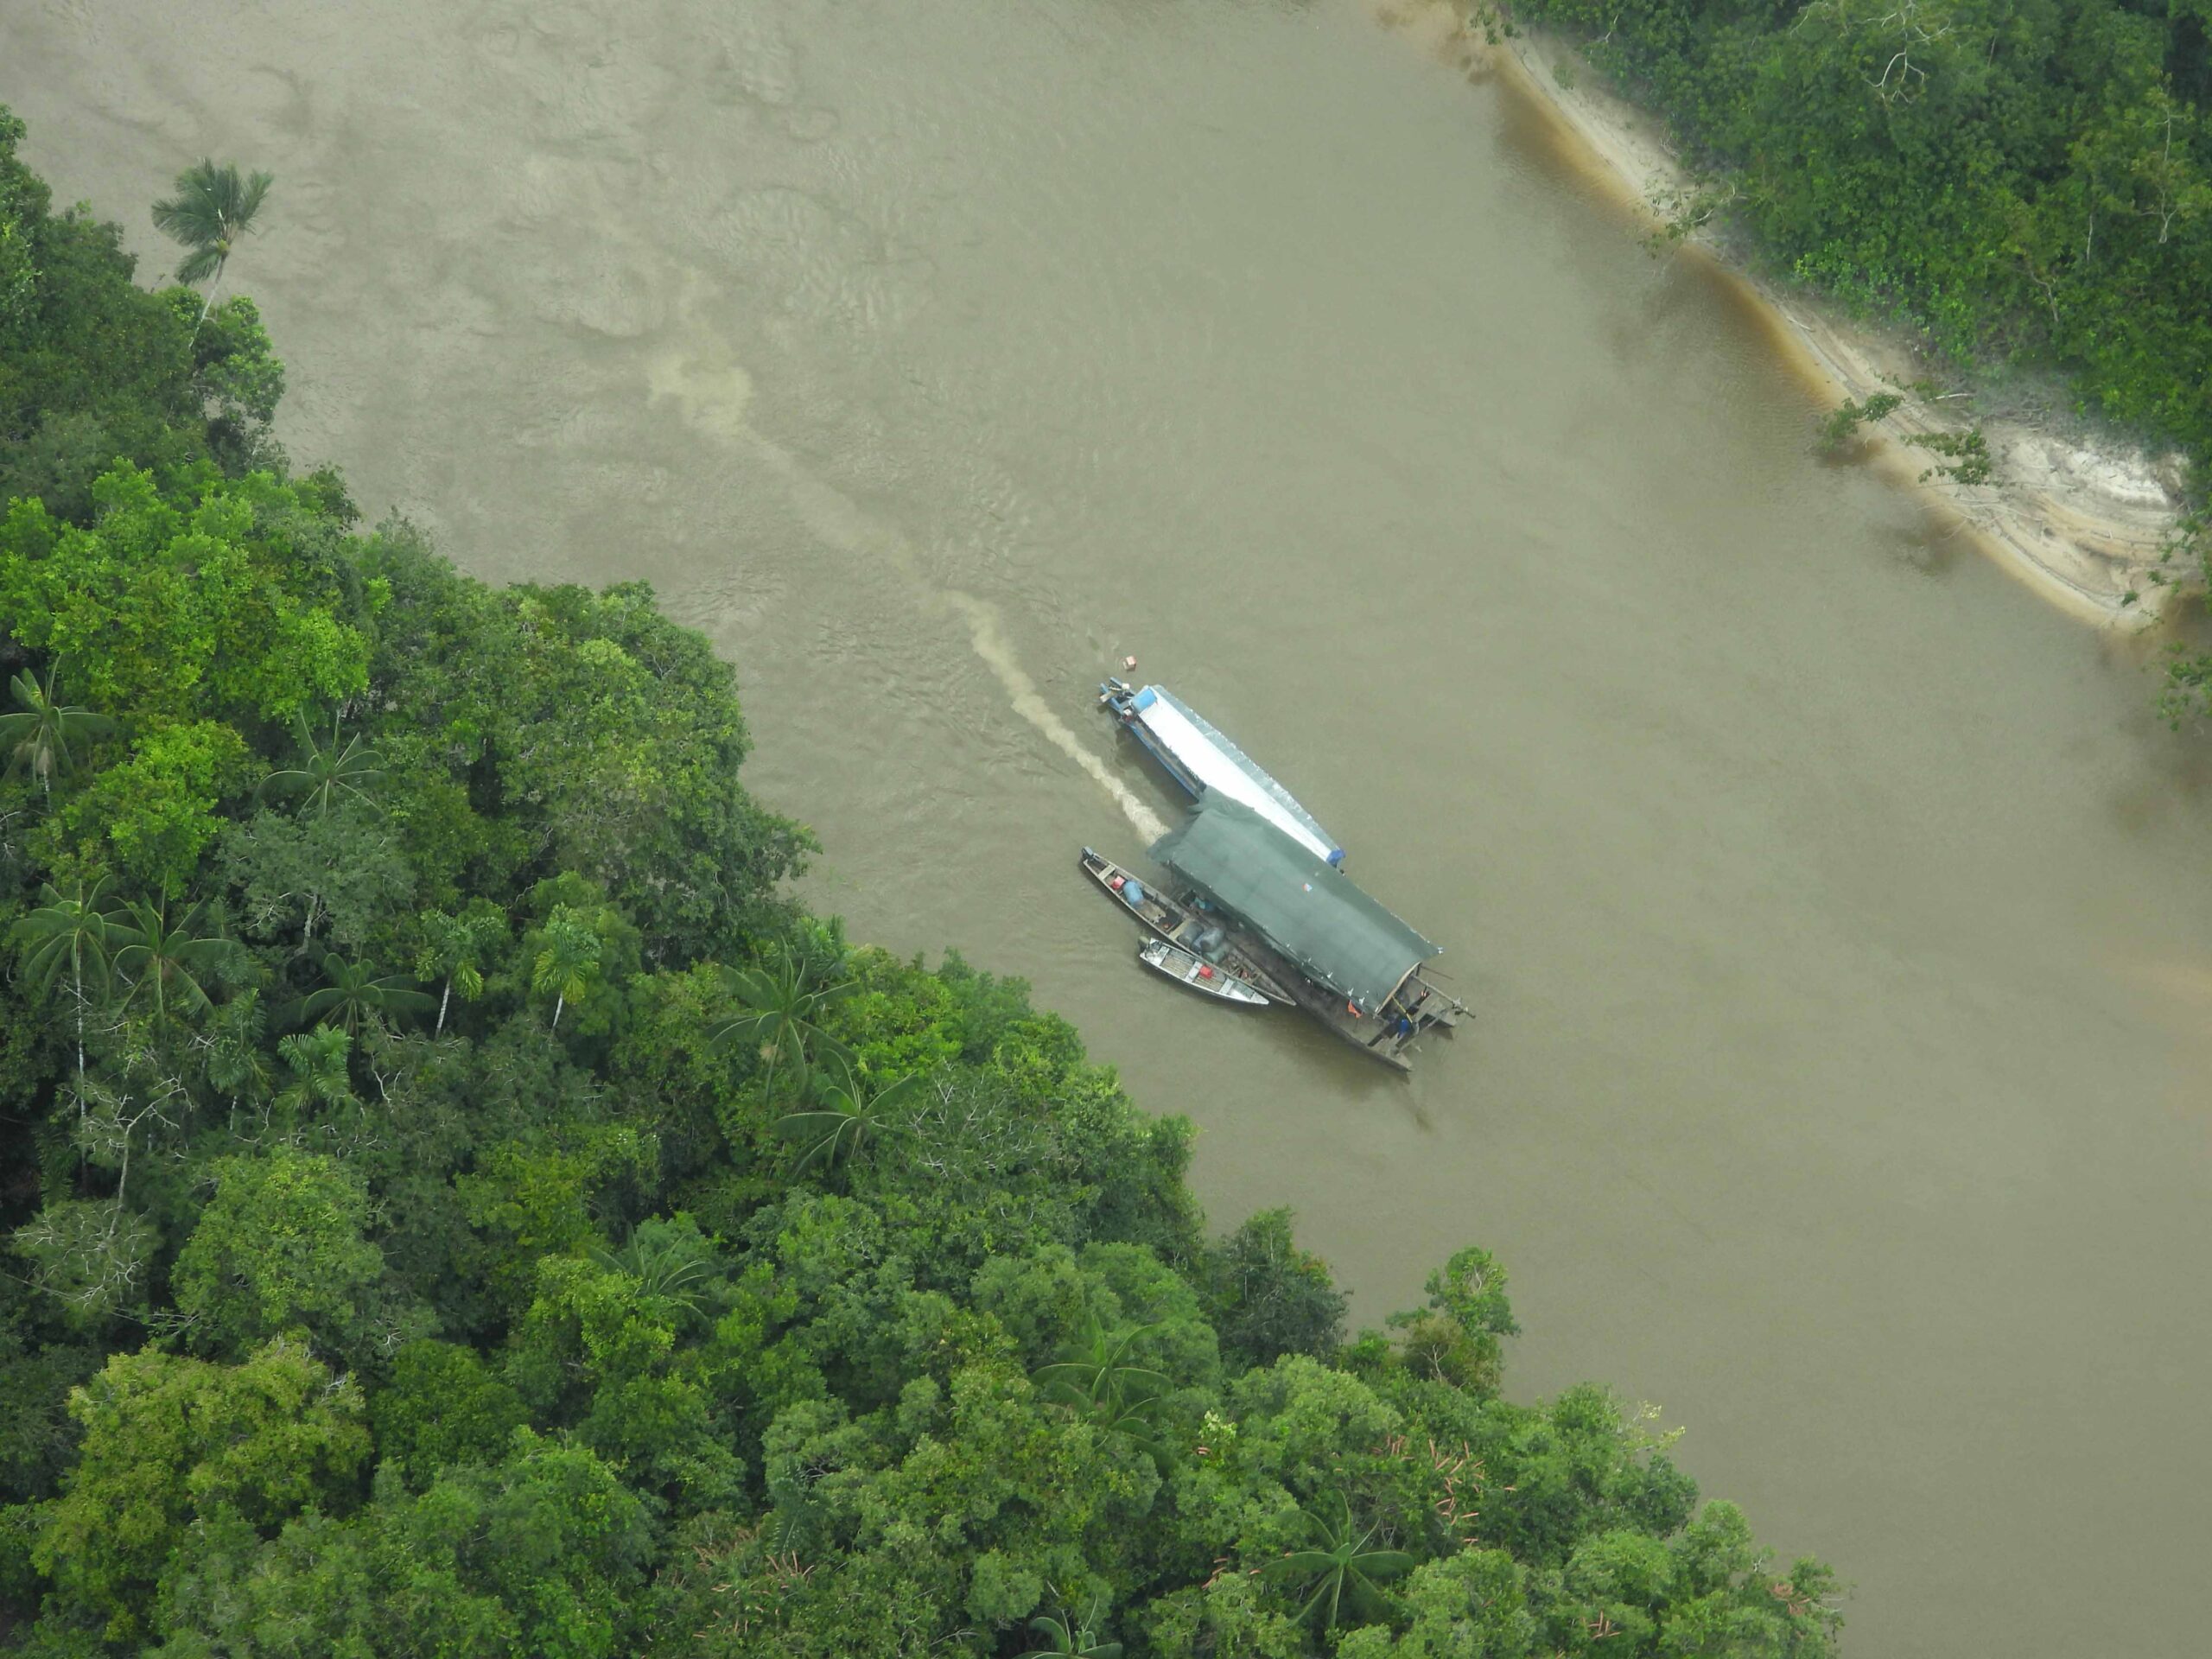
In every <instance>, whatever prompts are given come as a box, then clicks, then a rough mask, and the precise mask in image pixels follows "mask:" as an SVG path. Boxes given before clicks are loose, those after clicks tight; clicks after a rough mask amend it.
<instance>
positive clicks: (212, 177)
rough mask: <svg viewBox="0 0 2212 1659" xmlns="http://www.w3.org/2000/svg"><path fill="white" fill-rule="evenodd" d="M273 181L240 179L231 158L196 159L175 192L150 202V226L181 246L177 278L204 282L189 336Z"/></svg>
mask: <svg viewBox="0 0 2212 1659" xmlns="http://www.w3.org/2000/svg"><path fill="white" fill-rule="evenodd" d="M275 182H276V179H275V178H274V177H273V176H272V175H270V174H267V173H254V174H250V175H246V176H245V177H244V178H241V177H239V176H238V164H237V163H236V162H224V163H223V165H222V166H220V167H218V166H216V165H215V163H214V162H213V161H202V162H199V163H197V164H196V165H194V166H192V167H188V168H186V169H185V170H184V171H183V172H181V173H180V174H178V175H177V180H176V194H175V195H174V196H172V197H170V198H169V199H168V200H167V201H157V202H156V203H155V204H154V228H155V229H156V230H157V231H159V232H161V233H162V235H163V236H166V237H168V238H170V239H171V240H172V241H176V242H181V243H182V244H184V245H185V248H186V250H187V251H186V253H185V256H184V261H183V263H182V264H180V265H178V266H177V268H176V279H177V281H179V282H180V283H188V284H189V283H197V282H200V281H203V280H204V281H206V282H207V302H206V303H205V304H203V305H202V306H201V307H200V321H199V322H195V323H194V324H193V325H192V332H193V334H194V337H195V338H196V337H197V336H198V334H199V333H200V323H202V322H205V321H207V313H208V312H209V311H211V310H213V308H214V305H215V289H217V288H218V287H219V285H220V284H221V283H222V280H223V267H224V266H226V265H227V264H230V262H231V254H232V251H233V250H234V249H235V248H236V247H237V246H238V242H239V240H240V239H241V238H244V237H245V236H246V235H247V234H248V233H250V232H251V231H252V229H253V218H254V215H255V214H256V213H259V212H260V211H261V201H262V198H263V197H264V196H266V195H267V194H269V187H270V185H272V184H274V183H275Z"/></svg>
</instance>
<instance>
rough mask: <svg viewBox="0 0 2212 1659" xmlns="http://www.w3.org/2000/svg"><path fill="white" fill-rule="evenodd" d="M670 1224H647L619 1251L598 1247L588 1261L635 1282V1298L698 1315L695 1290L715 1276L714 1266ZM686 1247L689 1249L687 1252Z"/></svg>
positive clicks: (694, 1236)
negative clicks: (639, 1296)
mask: <svg viewBox="0 0 2212 1659" xmlns="http://www.w3.org/2000/svg"><path fill="white" fill-rule="evenodd" d="M696 1237H697V1235H696V1234H694V1235H693V1236H692V1239H691V1240H687V1239H686V1238H685V1237H684V1236H683V1235H682V1234H681V1233H680V1232H678V1231H677V1228H676V1227H675V1225H674V1224H670V1223H666V1222H663V1223H659V1224H655V1223H653V1222H650V1221H649V1222H647V1223H645V1225H643V1226H642V1227H639V1229H638V1230H636V1231H635V1232H633V1233H632V1234H631V1235H630V1242H629V1243H626V1244H625V1245H624V1246H623V1247H622V1248H621V1249H619V1250H610V1249H607V1247H606V1246H604V1245H601V1246H598V1247H597V1248H595V1249H593V1251H592V1253H591V1259H592V1260H593V1262H595V1263H597V1264H598V1265H599V1266H600V1267H601V1268H605V1269H606V1270H607V1272H609V1273H620V1274H628V1275H629V1276H630V1277H631V1278H632V1279H634V1280H636V1281H638V1294H639V1295H641V1296H651V1297H653V1298H655V1299H657V1300H660V1301H664V1302H666V1303H667V1304H668V1305H669V1306H671V1307H677V1308H681V1309H683V1311H684V1312H686V1313H698V1312H699V1298H698V1294H697V1288H698V1287H699V1285H700V1284H701V1282H702V1281H706V1280H709V1279H712V1278H713V1277H714V1276H715V1262H714V1261H713V1258H712V1257H711V1256H709V1255H704V1254H702V1252H701V1251H700V1249H698V1248H697V1247H696V1244H695V1243H693V1240H696ZM687 1246H688V1247H689V1248H687Z"/></svg>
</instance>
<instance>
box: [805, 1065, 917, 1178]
mask: <svg viewBox="0 0 2212 1659" xmlns="http://www.w3.org/2000/svg"><path fill="white" fill-rule="evenodd" d="M837 1071H838V1074H839V1075H838V1076H837V1077H835V1078H834V1079H833V1078H830V1077H823V1078H822V1079H821V1080H820V1081H819V1083H818V1084H817V1088H816V1090H815V1098H816V1099H817V1100H818V1101H820V1102H821V1104H820V1105H819V1106H817V1107H816V1108H815V1109H813V1110H811V1111H805V1112H786V1113H785V1115H784V1116H781V1117H779V1118H778V1119H777V1120H776V1129H777V1132H778V1133H779V1134H781V1135H789V1136H791V1138H792V1139H793V1140H795V1141H806V1142H807V1147H806V1150H805V1151H804V1152H803V1153H801V1154H799V1160H798V1163H796V1164H794V1165H793V1166H791V1174H792V1175H793V1176H794V1177H797V1176H799V1175H802V1174H804V1173H805V1172H806V1170H807V1168H808V1166H810V1165H811V1164H813V1163H814V1162H815V1160H817V1159H819V1160H821V1162H822V1165H823V1168H825V1169H835V1168H836V1166H837V1165H838V1164H839V1163H840V1162H841V1161H843V1160H848V1159H850V1158H851V1157H853V1156H854V1154H856V1153H858V1152H859V1151H860V1149H861V1147H864V1146H866V1145H867V1144H868V1140H869V1138H870V1137H871V1136H882V1135H895V1134H897V1133H898V1132H899V1130H900V1128H903V1127H904V1126H903V1124H902V1123H901V1122H899V1119H900V1118H901V1117H902V1116H904V1114H905V1110H906V1106H907V1103H909V1102H911V1101H912V1099H913V1098H914V1097H915V1096H917V1095H918V1094H919V1093H921V1091H922V1089H923V1087H924V1084H925V1079H924V1078H923V1077H919V1076H915V1077H900V1078H899V1080H898V1081H897V1082H895V1083H889V1084H885V1085H884V1086H883V1087H882V1088H880V1089H879V1090H876V1091H875V1092H874V1094H873V1095H868V1096H863V1095H862V1092H861V1091H862V1089H863V1087H864V1085H863V1084H861V1082H860V1080H859V1079H858V1078H857V1077H855V1076H854V1075H853V1071H852V1068H851V1067H850V1066H849V1065H844V1064H842V1062H840V1063H839V1065H838V1067H837Z"/></svg>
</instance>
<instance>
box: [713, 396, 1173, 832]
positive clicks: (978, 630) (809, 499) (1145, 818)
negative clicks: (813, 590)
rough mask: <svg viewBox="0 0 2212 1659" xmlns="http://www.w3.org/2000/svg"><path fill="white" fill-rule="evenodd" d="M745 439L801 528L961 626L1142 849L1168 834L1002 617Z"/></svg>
mask: <svg viewBox="0 0 2212 1659" xmlns="http://www.w3.org/2000/svg"><path fill="white" fill-rule="evenodd" d="M746 437H747V442H748V443H749V445H750V447H751V448H753V451H754V452H755V453H756V454H759V456H760V459H761V460H762V461H764V462H766V464H767V465H768V467H770V468H772V470H773V471H774V472H775V473H776V474H777V475H778V476H779V477H780V478H782V479H783V480H784V482H785V485H786V486H788V487H789V489H790V491H791V504H792V505H793V506H795V507H796V508H798V514H799V517H800V518H801V519H802V520H803V521H804V523H805V524H806V527H807V528H808V529H809V530H810V531H812V532H813V533H814V534H815V535H817V536H818V537H821V538H822V539H823V541H825V542H827V543H829V544H830V545H831V546H833V547H835V548H837V549H838V550H840V551H842V552H845V553H849V554H852V555H854V556H857V557H861V558H873V559H877V560H880V561H882V562H885V563H890V564H892V565H894V566H896V567H897V568H898V569H899V571H900V572H901V573H903V574H904V575H906V578H907V579H908V580H909V581H911V582H913V584H914V585H915V586H916V587H918V588H920V589H921V590H922V591H923V592H924V593H925V594H926V595H928V599H929V602H930V606H931V609H933V610H936V611H938V612H939V613H950V614H951V615H954V616H956V617H957V618H958V619H959V620H961V621H962V622H963V623H964V624H966V626H967V629H968V641H969V645H970V646H971V647H972V648H973V649H974V651H975V652H976V656H977V657H978V658H981V659H982V663H983V665H984V666H985V667H986V668H988V669H989V670H990V671H991V673H992V674H993V675H994V676H995V677H996V678H997V680H998V683H1000V685H1001V686H1002V687H1004V688H1005V690H1006V694H1007V700H1008V701H1009V702H1012V703H1013V705H1014V713H1016V714H1018V715H1020V716H1021V717H1022V718H1023V719H1024V720H1026V721H1028V722H1029V723H1030V724H1031V725H1032V726H1034V727H1035V728H1037V729H1038V730H1039V732H1041V733H1043V734H1044V735H1045V736H1046V738H1047V739H1049V740H1050V741H1051V742H1052V747H1055V748H1057V749H1058V750H1059V751H1060V753H1063V754H1065V755H1066V756H1067V758H1068V759H1069V760H1072V761H1074V762H1075V763H1076V765H1077V766H1080V767H1082V768H1083V770H1084V772H1087V773H1089V774H1090V778H1091V780H1092V781H1093V782H1094V783H1096V785H1098V786H1099V788H1101V789H1103V790H1104V791H1106V793H1107V794H1108V795H1109V796H1110V797H1111V798H1113V802H1114V804H1115V805H1116V806H1118V807H1120V808H1121V809H1122V817H1126V818H1127V819H1128V821H1129V823H1131V825H1132V826H1134V827H1135V829H1136V832H1137V833H1138V834H1139V835H1141V836H1143V837H1144V838H1145V841H1146V842H1147V843H1150V842H1154V841H1157V840H1158V839H1159V838H1160V836H1164V835H1166V833H1167V825H1166V823H1165V822H1164V821H1163V820H1162V819H1161V817H1160V815H1159V814H1158V813H1157V812H1155V811H1154V810H1152V809H1151V808H1150V807H1148V806H1147V805H1146V804H1144V802H1143V801H1142V800H1141V799H1140V798H1138V797H1137V795H1136V793H1135V791H1133V790H1131V789H1130V788H1129V786H1128V785H1127V784H1125V783H1123V782H1122V780H1121V779H1119V778H1116V776H1115V775H1114V772H1113V770H1112V768H1110V767H1109V766H1107V764H1106V762H1105V761H1104V760H1103V759H1101V758H1100V757H1099V755H1098V754H1097V753H1096V752H1095V751H1094V750H1092V749H1091V748H1090V747H1089V746H1088V745H1087V744H1085V743H1084V741H1083V740H1082V739H1081V738H1079V737H1077V735H1076V734H1075V733H1074V732H1073V731H1071V729H1070V728H1069V727H1068V723H1067V722H1066V721H1064V720H1062V719H1061V718H1060V717H1059V715H1058V714H1056V713H1055V712H1053V709H1052V704H1050V703H1048V702H1046V701H1045V699H1044V696H1043V695H1042V694H1041V693H1039V691H1038V690H1037V683H1036V682H1035V681H1034V680H1033V679H1031V678H1030V677H1029V672H1028V671H1027V669H1025V668H1023V667H1022V665H1021V659H1020V657H1019V656H1017V655H1016V654H1015V652H1014V642H1013V641H1012V640H1011V639H1008V638H1007V632H1006V624H1005V620H1004V618H1003V617H1002V616H1001V614H1000V612H999V608H998V607H997V606H995V605H994V604H992V603H991V602H990V601H988V600H986V599H978V598H977V597H976V595H975V594H967V593H963V592H961V591H960V590H959V589H958V588H936V587H932V586H931V583H930V582H929V579H928V578H927V577H926V576H925V575H924V574H923V572H922V566H921V561H920V560H919V559H918V558H916V557H915V556H914V548H913V543H911V542H909V541H908V540H907V539H906V537H905V536H903V535H901V534H900V533H899V531H897V530H895V529H893V527H892V526H891V525H889V524H885V523H883V522H882V521H881V520H880V519H878V518H874V517H871V516H870V515H869V513H868V512H867V510H866V509H865V508H863V507H861V505H859V504H858V503H857V502H855V501H854V500H853V499H851V498H850V497H849V496H847V495H844V494H842V493H840V492H839V491H837V490H835V489H832V488H831V487H830V486H829V485H827V484H824V483H823V481H822V480H820V479H818V478H817V477H815V476H814V474H811V473H810V472H808V471H807V470H806V468H805V467H803V466H801V465H800V464H799V463H798V460H797V459H796V458H794V457H793V456H792V455H791V453H790V452H789V451H788V450H786V449H785V448H783V447H782V446H781V445H779V444H777V443H774V442H771V441H770V440H769V439H766V438H764V437H762V436H761V435H760V434H759V433H758V432H756V431H753V430H752V429H749V428H748V429H747V431H746Z"/></svg>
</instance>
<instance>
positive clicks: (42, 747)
mask: <svg viewBox="0 0 2212 1659" xmlns="http://www.w3.org/2000/svg"><path fill="white" fill-rule="evenodd" d="M59 667H60V664H58V663H57V664H54V668H48V670H47V671H46V683H45V684H44V685H43V686H41V684H40V683H38V682H37V681H36V680H35V679H33V678H32V677H31V671H30V670H29V669H25V670H23V671H22V673H20V674H18V675H16V677H15V679H14V680H13V681H11V682H10V684H11V685H12V686H13V688H14V690H15V694H16V705H17V706H18V707H19V708H20V709H22V712H21V713H20V714H13V715H0V745H4V746H5V747H7V750H8V766H9V769H10V771H13V770H14V769H15V768H16V767H17V766H28V767H29V768H30V773H31V776H32V777H34V778H35V779H38V786H39V788H40V790H41V791H42V792H44V793H47V794H51V793H53V791H54V773H55V772H67V771H68V770H69V768H70V767H71V766H74V765H75V764H76V757H75V756H74V755H73V754H72V753H70V752H69V745H70V742H71V741H72V740H73V739H77V738H86V737H99V736H103V735H105V734H106V733H108V732H111V731H112V730H114V729H115V722H114V721H111V720H110V719H109V718H108V717H107V716H106V715H96V714H94V713H93V712H92V710H91V709H78V708H63V707H62V706H61V705H60V704H59V703H57V702H54V669H55V668H59Z"/></svg>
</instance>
